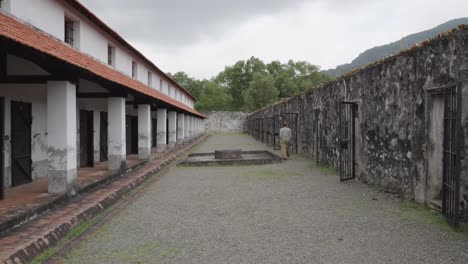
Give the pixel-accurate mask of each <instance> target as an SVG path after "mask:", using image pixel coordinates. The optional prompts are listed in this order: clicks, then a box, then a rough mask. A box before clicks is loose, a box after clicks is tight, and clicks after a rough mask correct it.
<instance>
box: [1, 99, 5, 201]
mask: <svg viewBox="0 0 468 264" xmlns="http://www.w3.org/2000/svg"><path fill="white" fill-rule="evenodd" d="M4 138H5V98H4V97H0V200H4V199H5V170H4V169H5V164H4V160H3V159H4V156H5V151H4V149H5V140H4Z"/></svg>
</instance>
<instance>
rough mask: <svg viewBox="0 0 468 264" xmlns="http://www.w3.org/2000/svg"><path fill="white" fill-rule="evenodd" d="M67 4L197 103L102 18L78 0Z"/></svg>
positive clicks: (70, 0)
mask: <svg viewBox="0 0 468 264" xmlns="http://www.w3.org/2000/svg"><path fill="white" fill-rule="evenodd" d="M62 1H64V2H65V3H67V4H69V5H70V6H71V7H73V8H74V9H75V10H76V11H78V12H80V13H81V14H83V15H84V16H85V17H86V18H88V19H89V20H90V21H91V22H92V23H94V24H95V25H96V26H98V27H99V28H101V29H102V30H103V31H104V32H106V33H107V34H109V35H110V36H111V37H112V38H114V39H115V40H116V41H118V42H119V43H120V44H121V45H123V46H124V47H126V48H127V49H129V50H130V51H131V52H133V53H134V54H136V55H137V56H138V57H139V58H140V59H142V60H143V61H144V62H145V63H147V64H148V65H150V67H152V68H153V69H154V70H155V71H157V72H158V73H159V74H161V75H162V76H164V78H166V79H167V80H168V81H169V82H170V83H172V84H174V85H175V86H177V87H179V88H180V89H182V90H183V91H185V93H186V94H187V95H188V96H190V97H192V98H193V99H194V100H195V101H197V98H195V96H193V95H192V94H191V93H190V92H189V91H187V89H185V88H184V87H182V86H180V85H179V84H178V83H177V82H176V81H174V80H173V79H172V78H171V77H169V76H168V75H167V74H166V73H165V72H163V71H162V70H161V69H159V68H158V66H156V65H155V64H154V63H153V62H152V61H151V60H149V59H148V58H146V57H145V56H144V55H143V54H142V53H141V52H139V51H138V50H137V49H136V48H134V47H133V46H132V45H130V43H128V42H127V41H126V40H125V39H124V38H123V37H121V36H120V35H119V34H118V33H117V32H115V31H114V30H113V29H112V28H110V27H109V26H108V25H107V24H106V23H104V22H103V21H102V20H101V19H100V18H98V17H97V16H96V15H95V14H94V13H93V12H91V11H90V10H89V9H88V8H86V7H85V6H84V5H83V4H82V3H80V2H79V1H77V0H62Z"/></svg>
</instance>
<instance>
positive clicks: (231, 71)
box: [215, 57, 267, 109]
mask: <svg viewBox="0 0 468 264" xmlns="http://www.w3.org/2000/svg"><path fill="white" fill-rule="evenodd" d="M255 73H267V69H266V65H265V63H263V61H261V60H260V59H258V58H255V57H251V58H250V59H248V60H247V61H243V60H241V61H238V62H237V63H236V64H234V65H233V66H227V67H226V68H225V69H224V71H222V72H221V73H219V74H218V76H217V77H216V78H215V81H216V82H217V83H219V84H220V85H221V86H223V87H224V88H226V90H227V91H228V92H229V94H231V96H232V99H233V107H234V108H235V109H241V108H242V107H243V106H244V96H243V94H244V92H245V91H246V90H247V89H249V87H250V82H252V80H253V75H254V74H255Z"/></svg>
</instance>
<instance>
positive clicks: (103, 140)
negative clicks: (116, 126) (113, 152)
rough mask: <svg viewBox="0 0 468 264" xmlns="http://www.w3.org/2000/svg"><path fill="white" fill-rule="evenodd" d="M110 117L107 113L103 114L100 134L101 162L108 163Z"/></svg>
mask: <svg viewBox="0 0 468 264" xmlns="http://www.w3.org/2000/svg"><path fill="white" fill-rule="evenodd" d="M108 126H109V123H108V117H107V113H106V112H101V125H100V133H99V152H100V155H99V156H100V158H99V160H100V161H101V162H102V161H106V160H109V147H108V145H107V144H108V143H107V141H108Z"/></svg>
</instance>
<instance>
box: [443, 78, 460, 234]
mask: <svg viewBox="0 0 468 264" xmlns="http://www.w3.org/2000/svg"><path fill="white" fill-rule="evenodd" d="M460 114H461V85H458V86H456V85H454V86H452V87H449V88H447V89H445V112H444V157H443V188H442V189H443V198H442V212H443V214H444V215H445V217H446V218H447V220H448V222H449V223H450V224H451V225H453V226H457V225H458V223H459V219H460V144H461V136H462V135H461V118H460Z"/></svg>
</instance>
